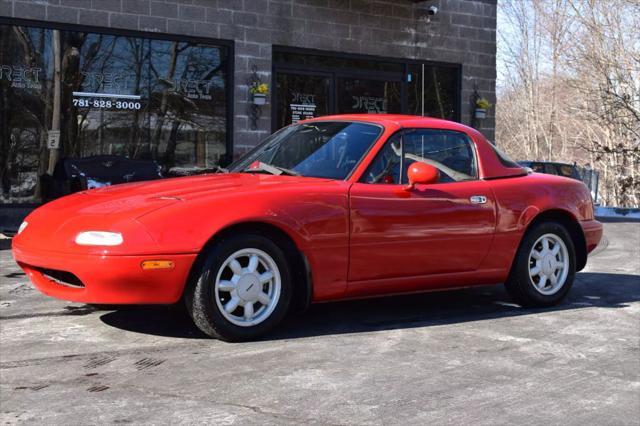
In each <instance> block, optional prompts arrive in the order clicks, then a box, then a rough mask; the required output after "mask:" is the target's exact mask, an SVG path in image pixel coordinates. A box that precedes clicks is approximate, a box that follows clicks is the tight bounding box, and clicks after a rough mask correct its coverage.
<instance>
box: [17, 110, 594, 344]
mask: <svg viewBox="0 0 640 426" xmlns="http://www.w3.org/2000/svg"><path fill="white" fill-rule="evenodd" d="M601 236H602V225H601V224H600V223H599V222H598V221H596V220H594V216H593V206H592V203H591V197H590V194H589V191H588V190H587V188H586V187H585V185H584V184H582V183H581V182H578V181H575V180H568V179H564V178H561V177H557V176H551V175H544V174H530V173H527V171H526V170H525V169H524V168H523V167H521V166H519V165H518V164H516V163H514V162H513V161H511V160H509V159H508V158H507V157H506V156H505V155H504V154H502V153H501V152H500V151H499V150H498V149H497V148H495V147H494V146H493V145H492V144H490V143H489V142H487V140H486V139H485V138H484V137H483V136H482V135H481V134H480V133H479V132H477V131H476V130H474V129H472V128H469V127H466V126H463V125H461V124H458V123H453V122H449V121H444V120H437V119H431V118H423V117H415V116H402V115H342V116H331V117H324V118H319V119H312V120H307V121H303V122H300V123H298V124H293V125H291V126H288V127H285V128H284V129H282V130H280V131H278V132H277V133H275V134H273V135H272V136H270V137H269V138H267V139H266V140H265V141H264V142H263V143H261V144H260V145H259V146H258V147H256V148H255V149H254V150H253V151H251V152H249V153H248V154H247V155H246V156H244V157H243V158H242V159H240V160H239V161H237V162H236V163H234V164H232V165H231V166H230V169H229V170H228V173H220V174H210V175H200V176H193V177H182V178H173V179H165V180H156V181H151V182H137V183H129V184H122V185H114V186H110V187H105V188H100V189H94V190H89V191H83V192H80V193H77V194H73V195H70V196H67V197H64V198H61V199H58V200H55V201H53V202H51V203H49V204H46V205H44V206H42V207H40V208H38V209H37V210H35V211H34V212H33V213H32V214H30V215H29V216H28V217H27V218H26V220H25V222H24V223H23V224H22V225H21V227H20V232H19V234H18V235H17V236H16V237H15V238H14V240H13V254H14V257H15V259H16V260H17V262H18V264H19V265H20V266H21V267H22V269H24V271H25V272H26V273H27V274H28V276H29V278H30V279H31V281H32V282H33V283H34V284H35V286H36V287H37V288H38V289H40V290H41V291H42V292H43V293H45V294H47V295H50V296H53V297H57V298H61V299H65V300H71V301H76V302H84V303H92V304H173V303H176V302H179V301H180V300H181V299H182V300H184V302H185V303H186V306H187V308H188V311H189V313H190V314H191V317H192V318H193V320H194V322H195V324H196V325H197V326H198V327H199V328H200V329H201V330H202V331H203V332H205V333H206V334H208V335H209V336H212V337H217V338H220V339H224V340H229V341H241V340H248V339H254V338H257V337H259V336H261V335H264V334H265V333H267V332H268V331H270V330H272V329H273V328H274V327H275V326H276V325H277V324H278V323H279V322H280V321H281V320H282V318H283V317H284V315H285V314H286V313H287V311H289V310H290V309H293V308H300V307H305V306H307V305H308V304H309V303H315V302H325V301H332V300H340V299H350V298H362V297H369V296H379V295H383V294H398V293H407V292H417V291H432V290H442V289H451V288H460V287H469V286H480V285H490V284H495V283H500V282H504V283H505V284H506V288H507V290H508V291H509V293H510V294H511V296H512V297H513V298H514V299H515V300H516V301H517V302H518V303H519V304H521V305H523V306H549V305H554V304H556V303H559V302H560V301H561V300H562V299H563V298H564V297H565V295H566V294H567V292H568V291H569V289H570V287H571V285H572V283H573V279H574V275H575V273H576V272H577V271H579V270H581V269H582V268H584V266H585V264H586V262H587V255H588V253H589V252H591V251H592V250H593V249H594V248H595V247H596V245H597V244H598V242H599V241H600V238H601Z"/></svg>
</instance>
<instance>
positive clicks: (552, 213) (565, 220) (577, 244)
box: [522, 209, 587, 272]
mask: <svg viewBox="0 0 640 426" xmlns="http://www.w3.org/2000/svg"><path fill="white" fill-rule="evenodd" d="M541 222H557V223H560V224H561V225H562V226H564V227H565V229H566V230H567V232H568V233H569V235H570V236H571V241H572V242H573V247H574V248H575V251H576V272H578V271H581V270H582V269H584V267H585V266H586V264H587V241H586V239H585V237H584V232H583V231H582V227H581V226H580V223H579V222H578V220H577V219H576V217H575V216H574V215H573V214H572V213H571V212H569V211H567V210H562V209H550V210H544V211H541V212H539V213H538V214H537V215H536V216H535V217H533V219H532V220H531V221H530V222H529V224H528V225H527V227H526V229H525V232H524V233H523V234H522V235H523V238H524V235H526V233H527V232H529V230H530V229H532V228H533V227H534V226H536V225H537V224H538V223H541Z"/></svg>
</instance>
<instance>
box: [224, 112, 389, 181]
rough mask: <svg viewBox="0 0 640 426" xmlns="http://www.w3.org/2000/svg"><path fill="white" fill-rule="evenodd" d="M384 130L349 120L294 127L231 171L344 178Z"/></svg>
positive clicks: (275, 135) (246, 157)
mask: <svg viewBox="0 0 640 426" xmlns="http://www.w3.org/2000/svg"><path fill="white" fill-rule="evenodd" d="M381 132H382V128H381V127H379V126H376V125H373V124H365V123H354V122H347V121H336V122H331V121H317V122H313V123H303V124H294V125H291V126H288V127H285V128H284V129H282V130H280V131H279V132H277V133H274V134H273V135H271V136H270V137H269V138H267V139H266V140H265V141H264V142H263V143H262V144H260V145H259V146H258V147H256V148H255V149H254V150H253V151H251V152H249V153H248V154H247V155H246V156H245V157H243V158H241V159H240V160H238V161H237V162H236V163H234V164H232V165H231V167H230V171H231V172H265V173H271V174H294V175H301V176H308V177H319V178H329V179H345V178H346V177H347V176H349V174H350V173H351V171H352V170H353V169H354V168H355V166H356V165H357V164H358V163H359V162H360V159H361V158H362V156H363V155H364V154H365V153H366V152H367V151H368V150H369V148H370V147H371V146H372V145H373V143H374V142H375V141H376V139H378V136H380V133H381Z"/></svg>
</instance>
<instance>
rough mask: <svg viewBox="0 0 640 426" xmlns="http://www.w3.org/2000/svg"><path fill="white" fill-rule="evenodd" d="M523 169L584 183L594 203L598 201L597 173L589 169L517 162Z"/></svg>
mask: <svg viewBox="0 0 640 426" xmlns="http://www.w3.org/2000/svg"><path fill="white" fill-rule="evenodd" d="M518 164H520V165H521V166H523V167H528V168H530V169H531V170H532V171H533V172H535V173H546V174H549V175H557V176H564V177H568V178H571V179H577V180H579V181H582V182H584V184H585V185H587V187H588V188H589V189H590V190H591V197H592V198H593V200H594V202H597V201H598V180H599V175H598V172H596V171H595V170H593V169H591V168H589V167H580V166H578V165H577V164H575V163H573V164H568V163H557V162H551V161H518Z"/></svg>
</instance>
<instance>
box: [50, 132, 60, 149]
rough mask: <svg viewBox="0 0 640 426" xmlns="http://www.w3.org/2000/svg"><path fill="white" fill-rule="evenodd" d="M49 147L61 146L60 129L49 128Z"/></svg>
mask: <svg viewBox="0 0 640 426" xmlns="http://www.w3.org/2000/svg"><path fill="white" fill-rule="evenodd" d="M47 148H49V149H59V148H60V130H49V131H48V132H47Z"/></svg>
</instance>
